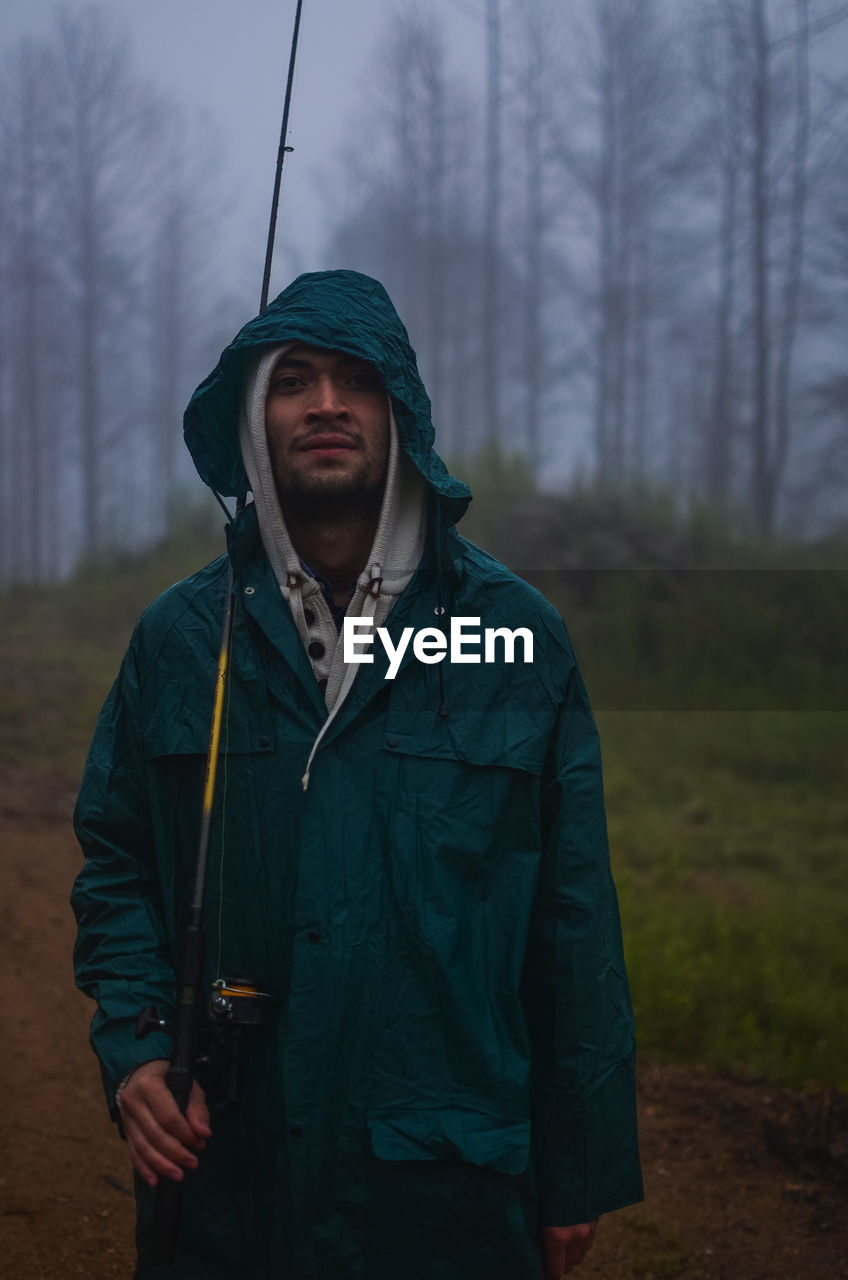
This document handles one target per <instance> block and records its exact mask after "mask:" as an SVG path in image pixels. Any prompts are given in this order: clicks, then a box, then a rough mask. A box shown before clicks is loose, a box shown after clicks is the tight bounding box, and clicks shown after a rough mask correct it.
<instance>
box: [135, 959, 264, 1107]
mask: <svg viewBox="0 0 848 1280" xmlns="http://www.w3.org/2000/svg"><path fill="white" fill-rule="evenodd" d="M273 1001H274V997H273V996H271V995H269V994H268V993H267V992H265V991H260V989H259V987H258V985H257V983H256V981H255V979H253V978H218V979H216V981H215V982H213V984H212V992H211V994H210V996H209V1000H208V1002H207V1005H206V1019H205V1021H204V1022H202V1023H201V1025H200V1026H199V1027H198V1030H197V1040H196V1044H195V1052H194V1074H195V1076H196V1078H197V1080H198V1082H199V1083H200V1085H201V1087H202V1088H203V1091H204V1093H205V1095H206V1102H207V1105H208V1106H210V1107H222V1106H233V1105H234V1104H235V1103H237V1102H238V1101H239V1099H240V1097H241V1096H242V1091H243V1085H244V1072H245V1067H246V1053H245V1037H248V1038H252V1037H253V1035H254V1033H255V1032H257V1031H259V1030H261V1029H262V1028H263V1027H265V1026H266V1025H267V1023H268V1017H269V1014H270V1009H271V1005H272V1004H273ZM168 1029H169V1027H168V1023H167V1022H166V1021H165V1019H164V1018H160V1017H159V1014H158V1012H157V1010H156V1009H155V1008H154V1007H153V1006H152V1005H151V1006H148V1008H146V1009H144V1010H143V1011H142V1013H141V1015H140V1017H139V1019H138V1021H137V1023H136V1028H135V1034H136V1037H137V1038H139V1039H141V1038H142V1037H143V1036H145V1035H147V1033H148V1032H149V1031H154V1030H156V1031H164V1030H168Z"/></svg>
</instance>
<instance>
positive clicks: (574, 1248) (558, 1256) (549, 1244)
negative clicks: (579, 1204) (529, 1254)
mask: <svg viewBox="0 0 848 1280" xmlns="http://www.w3.org/2000/svg"><path fill="white" fill-rule="evenodd" d="M597 1226H598V1223H597V1220H595V1221H594V1222H582V1223H580V1224H579V1225H577V1226H573V1227H540V1229H539V1236H540V1241H541V1250H542V1261H543V1263H544V1272H545V1280H561V1277H562V1276H565V1275H568V1273H569V1272H570V1271H573V1270H574V1268H575V1267H579V1265H580V1263H581V1262H583V1260H584V1259H585V1257H586V1254H587V1253H588V1252H589V1250H590V1249H591V1247H592V1242H593V1241H594V1239H595V1231H596V1229H597Z"/></svg>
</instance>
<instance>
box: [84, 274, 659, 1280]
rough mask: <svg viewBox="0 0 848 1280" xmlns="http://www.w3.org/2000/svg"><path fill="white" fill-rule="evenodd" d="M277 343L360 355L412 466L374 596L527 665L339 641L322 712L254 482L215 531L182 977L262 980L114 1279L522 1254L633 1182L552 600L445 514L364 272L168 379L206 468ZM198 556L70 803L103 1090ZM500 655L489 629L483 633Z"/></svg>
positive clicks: (293, 297)
mask: <svg viewBox="0 0 848 1280" xmlns="http://www.w3.org/2000/svg"><path fill="white" fill-rule="evenodd" d="M289 340H299V341H303V342H306V343H310V344H313V345H316V346H322V347H327V348H335V349H340V350H344V351H347V352H350V353H353V354H355V355H357V356H360V357H362V358H364V359H365V360H368V361H370V362H372V363H373V364H374V365H375V366H376V367H377V368H378V369H379V370H380V372H381V374H382V375H383V378H384V381H385V386H386V388H387V390H388V392H389V394H390V395H391V397H392V402H393V408H394V413H395V418H396V421H397V425H398V432H399V437H400V441H401V444H402V447H403V448H404V450H405V451H406V453H407V454H408V456H409V457H410V458H411V459H412V461H413V462H414V464H415V465H416V467H417V468H418V469H419V471H420V472H421V474H422V475H423V476H424V477H425V479H426V481H427V483H428V486H429V494H430V517H429V533H428V542H427V548H426V551H425V554H424V556H423V559H422V561H421V564H420V566H419V568H418V570H417V572H416V573H415V575H414V577H413V579H412V581H411V582H410V584H409V586H408V587H407V588H406V590H405V591H404V593H403V595H402V596H401V597H400V599H399V600H398V602H397V603H396V605H395V607H394V608H393V610H392V612H391V613H390V615H389V617H388V621H387V624H386V625H387V627H388V630H389V632H390V634H391V637H392V640H393V642H394V643H395V644H397V642H398V638H399V636H400V633H401V631H402V629H403V628H404V627H407V626H412V627H414V628H415V630H416V631H417V630H419V629H420V628H423V627H432V626H434V625H437V626H439V627H440V628H441V629H442V630H443V631H445V632H446V633H448V632H449V625H450V618H451V617H456V616H462V617H478V618H480V620H481V622H480V628H481V630H482V628H484V627H508V628H511V629H512V628H516V627H529V628H530V629H531V630H532V633H533V637H534V659H533V662H532V663H525V662H522V661H520V653H521V644H520V642H519V644H518V646H517V650H518V653H517V657H518V658H519V660H516V661H514V662H512V663H507V662H505V661H503V660H499V661H496V662H493V663H484V662H481V663H479V664H477V665H472V664H462V665H460V664H451V663H450V662H448V661H444V662H442V663H440V664H435V665H425V664H423V663H421V662H419V661H418V660H417V659H416V658H415V657H414V654H413V652H412V647H411V646H410V647H409V648H408V650H407V652H406V655H405V658H404V660H403V663H402V665H401V668H400V671H399V673H398V675H397V678H396V679H394V680H387V679H385V675H386V670H387V666H388V661H387V658H386V656H385V653H384V652H383V649H382V646H380V645H375V647H374V649H373V653H374V659H375V660H374V663H373V664H372V665H363V666H361V667H360V670H359V672H358V674H357V677H356V681H355V683H354V685H353V688H352V690H351V692H350V694H349V695H348V697H347V699H346V700H345V702H344V703H343V705H342V707H341V709H340V711H339V713H338V715H337V716H336V718H335V719H334V721H333V724H332V725H331V727H330V730H329V731H328V733H327V734H326V736H325V738H324V739H323V740H322V743H321V745H320V747H319V749H318V751H317V753H316V755H315V759H314V761H313V763H312V769H311V780H310V784H309V788H308V790H307V791H306V792H304V790H303V788H302V786H301V777H302V775H303V772H304V766H305V763H306V760H307V757H308V755H309V752H310V748H311V746H312V743H313V742H314V740H315V738H316V736H317V735H318V732H319V730H320V729H321V726H322V724H323V723H324V721H325V719H326V718H327V710H326V707H325V704H324V700H323V697H322V695H321V692H320V690H319V688H318V685H317V682H316V679H315V676H314V674H313V671H312V668H311V665H310V662H309V658H308V656H307V654H306V652H305V650H304V648H303V644H302V642H301V641H300V639H299V637H298V634H297V632H296V630H295V625H294V622H293V620H292V617H291V614H290V611H289V608H288V605H287V604H286V602H285V600H284V599H283V597H282V595H281V593H280V590H279V588H278V586H277V583H276V581H275V579H274V577H273V574H272V572H271V570H270V567H269V564H268V562H267V559H266V557H265V554H264V551H263V549H262V545H261V542H260V539H259V536H258V530H257V524H256V519H255V516H254V514H253V508H252V505H249V506H248V507H247V508H246V510H245V511H244V512H243V514H242V515H241V516H240V517H239V518H238V519H237V520H236V522H235V523H234V525H233V526H232V527H231V528H230V529H229V531H228V533H229V537H228V545H229V557H230V558H231V560H232V563H233V566H234V572H235V598H236V616H235V624H234V634H233V648H232V661H231V676H230V686H229V690H228V693H227V698H226V716H225V723H224V728H223V735H222V759H221V766H220V769H219V775H218V787H217V794H216V802H215V812H214V819H213V828H212V838H211V846H210V866H209V874H208V879H207V887H206V906H205V912H206V915H205V925H206V935H207V946H206V965H205V967H206V986H207V989H208V988H209V987H210V986H211V983H212V982H213V981H214V980H215V979H216V978H217V977H219V976H230V977H232V976H239V975H251V976H253V977H255V978H256V979H257V980H258V981H259V983H260V984H261V986H262V988H263V989H264V990H265V991H267V992H269V993H271V995H272V996H273V997H274V1004H273V1013H272V1016H271V1018H270V1021H269V1025H268V1026H266V1027H265V1028H264V1029H262V1030H259V1031H256V1032H254V1033H253V1035H252V1039H251V1042H250V1044H249V1046H248V1050H247V1064H246V1077H245V1082H244V1088H243V1096H242V1100H241V1102H240V1103H239V1105H238V1106H237V1107H236V1108H229V1109H223V1110H220V1111H217V1112H215V1113H213V1117H212V1126H213V1136H212V1138H211V1139H210V1141H209V1142H208V1144H207V1148H206V1150H205V1151H204V1152H203V1154H202V1157H201V1164H200V1168H199V1169H198V1170H197V1171H196V1172H195V1173H193V1174H189V1175H187V1177H186V1179H185V1184H184V1192H183V1197H184V1199H183V1212H182V1223H181V1234H180V1243H179V1249H178V1252H177V1256H176V1258H175V1261H174V1263H173V1265H172V1266H171V1267H170V1268H169V1269H164V1268H161V1267H156V1266H154V1265H153V1263H152V1262H151V1261H150V1231H149V1227H150V1209H151V1193H150V1191H149V1189H148V1188H147V1187H145V1186H143V1185H139V1186H138V1188H137V1194H138V1205H139V1228H138V1245H139V1258H140V1261H139V1269H138V1272H137V1275H138V1277H140V1278H142V1277H143V1278H144V1280H154V1278H155V1277H160V1276H161V1277H166V1276H176V1277H181V1278H183V1280H189V1278H192V1280H193V1278H196V1280H201V1277H202V1280H230V1278H231V1277H232V1278H234V1277H243V1278H244V1280H327V1278H328V1277H334V1278H338V1280H401V1278H402V1280H484V1278H485V1280H540V1278H541V1275H542V1270H541V1262H540V1257H539V1252H538V1242H537V1238H536V1231H537V1228H538V1226H539V1225H540V1224H545V1225H555V1226H563V1225H568V1224H571V1223H578V1222H585V1221H588V1220H590V1219H593V1218H595V1217H596V1216H598V1215H599V1214H601V1213H604V1212H606V1211H608V1210H612V1209H616V1208H618V1207H620V1206H623V1205H626V1204H629V1203H632V1202H634V1201H636V1200H638V1199H640V1198H641V1194H642V1191H641V1182H640V1173H639V1161H638V1154H637V1145H636V1127H635V1106H634V1084H633V1029H632V1014H631V1006H630V1000H629V995H628V989H627V980H626V977H625V971H624V962H623V957H622V948H621V937H620V927H619V919H618V912H617V906H616V897H615V890H614V887H613V882H612V879H611V876H610V867H609V857H608V850H607V838H606V828H605V819H604V805H603V795H602V784H601V763H600V754H599V749H598V739H597V734H596V731H595V726H594V723H593V720H592V715H591V712H590V709H589V704H588V701H587V698H586V693H585V690H584V687H583V684H582V681H581V679H580V674H579V672H578V669H577V666H576V663H575V659H574V654H573V652H572V649H571V646H570V643H569V640H568V637H567V635H566V632H565V629H564V627H563V624H562V621H561V620H560V618H559V616H558V615H557V613H556V612H555V611H554V610H553V609H552V608H551V606H550V605H549V604H548V603H547V602H546V601H545V600H544V599H543V597H542V596H540V595H539V593H538V592H537V591H535V590H534V589H533V588H531V587H530V586H528V585H527V584H526V583H525V582H523V581H522V580H520V579H519V578H517V577H515V576H514V575H513V574H512V573H510V572H509V571H508V570H507V569H505V568H504V567H503V565H501V564H499V563H498V562H497V561H495V560H493V559H492V558H491V557H490V556H488V555H486V554H484V553H483V552H482V551H481V550H479V549H478V548H476V547H475V546H473V545H472V544H470V543H468V542H467V541H465V540H464V539H463V538H461V537H460V536H459V535H458V533H457V532H456V530H455V528H454V524H455V522H456V520H457V519H458V518H459V517H460V516H461V515H462V513H463V511H464V510H465V507H466V505H467V502H468V499H469V496H470V495H469V492H468V490H467V488H466V487H465V485H463V484H461V483H460V482H459V481H457V480H455V479H453V478H452V477H451V476H450V475H449V474H448V473H447V471H446V469H445V467H444V464H443V463H442V462H441V460H440V459H439V458H438V456H437V455H436V453H435V452H434V450H433V431H432V426H431V422H430V406H429V401H428V399H427V396H426V393H425V391H424V388H423V386H422V384H421V381H420V379H419V376H418V372H417V369H416V364H415V357H414V353H413V352H412V350H411V348H410V346H409V342H408V339H407V335H406V332H405V330H404V328H403V325H402V324H401V322H400V320H399V319H398V317H397V314H396V312H395V311H394V308H393V307H392V305H391V302H390V301H389V299H388V297H387V295H386V294H385V292H384V290H383V289H382V287H381V286H380V285H379V284H377V283H376V282H375V281H373V280H370V279H368V278H367V277H365V276H361V275H358V274H357V273H355V272H350V271H333V272H325V273H316V274H312V275H307V276H301V277H300V278H299V279H298V280H296V281H295V282H294V283H293V284H292V285H291V286H290V287H289V288H288V289H287V290H286V291H285V292H284V293H282V294H281V295H280V297H279V298H277V300H276V301H275V302H274V303H272V304H271V306H270V307H268V309H267V310H266V311H265V312H264V313H263V314H262V315H261V316H259V317H258V318H257V319H255V320H253V321H252V322H251V323H250V324H248V325H247V326H246V327H245V328H244V329H243V330H242V331H241V333H240V334H239V335H238V337H237V338H236V339H235V341H234V342H233V343H232V344H231V346H230V347H228V348H227V350H226V351H225V352H224V353H223V355H222V357H221V360H220V362H219V364H218V366H217V368H216V369H215V371H214V372H213V373H212V374H211V375H210V377H209V378H207V379H206V381H205V382H204V383H203V384H202V385H201V386H200V387H199V388H198V390H197V391H196V392H195V394H194V396H193V397H192V400H191V403H190V405H189V407H188V410H187V412H186V416H185V434H186V440H187V443H188V447H189V449H190V450H191V453H192V456H193V458H194V460H195V463H196V466H197V469H198V471H199V473H200V475H201V476H202V478H203V480H204V481H205V482H206V483H207V484H209V485H210V486H212V487H213V488H214V489H216V490H217V491H218V492H219V493H222V494H228V495H236V494H242V493H244V492H245V491H246V488H247V480H246V476H245V473H244V469H243V466H242V462H241V457H240V453H239V445H238V427H237V424H238V413H239V399H240V395H241V384H242V378H243V374H244V370H245V367H246V362H247V360H249V359H250V358H252V357H253V356H255V354H256V351H257V349H258V348H262V347H264V346H268V345H272V344H276V343H279V342H283V341H289ZM226 580H227V557H222V558H221V559H219V560H217V561H215V562H214V563H213V564H211V565H209V566H207V567H206V568H205V569H203V570H202V571H201V572H200V573H198V574H196V575H195V576H194V577H191V578H188V579H186V580H185V581H183V582H180V583H178V584H177V585H176V586H174V587H172V588H170V590H168V591H166V592H165V593H164V595H162V596H160V597H159V599H158V600H156V601H155V602H154V604H152V605H151V606H150V608H149V609H147V611H146V612H145V613H144V615H143V616H142V618H141V620H140V622H139V624H138V627H137V628H136V631H135V633H134V635H133V638H132V641H131V644H130V647H129V650H128V653H127V655H126V657H125V659H124V662H123V665H122V668H121V671H120V674H119V676H118V679H117V681H116V683H115V685H114V688H113V689H112V692H111V693H110V695H109V698H108V700H107V702H106V705H105V707H104V709H103V712H102V714H101V716H100V720H99V722H98V726H97V731H96V734H95V737H94V741H93V744H92V747H91V752H90V755H89V759H88V763H87V766H86V770H85V777H84V780H83V784H82V789H81V792H80V797H79V802H78V806H77V812H76V818H75V824H76V830H77V834H78V837H79V840H80V843H81V844H82V847H83V850H84V852H85V855H86V860H85V864H84V867H83V870H82V871H81V872H80V875H79V877H78V880H77V883H76V886H75V889H74V894H73V905H74V909H75V911H76V914H77V918H78V921H79V938H78V943H77V948H76V953H75V961H76V972H77V982H78V984H79V986H80V987H81V988H82V990H83V991H85V992H86V993H88V994H89V995H91V996H92V997H93V998H94V999H95V1000H96V1001H97V1006H98V1007H97V1012H96V1013H95V1015H94V1020H93V1024H92V1033H91V1038H92V1044H93V1046H94V1049H95V1051H96V1053H97V1055H98V1057H99V1060H100V1063H101V1067H102V1072H103V1078H104V1083H105V1087H106V1092H107V1097H108V1098H109V1100H110V1104H111V1105H112V1108H113V1114H114V1105H113V1100H114V1093H115V1089H116V1087H117V1085H118V1083H119V1082H120V1081H121V1080H122V1079H123V1078H124V1077H125V1076H126V1075H127V1073H128V1072H129V1071H130V1070H131V1069H132V1068H133V1067H135V1066H136V1065H138V1064H139V1063H141V1062H143V1061H145V1060H148V1059H150V1058H154V1057H167V1056H169V1052H170V1040H169V1037H168V1035H167V1032H164V1031H154V1032H152V1033H150V1034H149V1035H148V1036H147V1037H146V1038H144V1039H141V1040H139V1039H137V1038H136V1036H135V1032H134V1028H135V1023H136V1019H137V1017H138V1015H139V1013H140V1011H141V1010H142V1009H143V1008H144V1007H145V1006H147V1005H155V1006H157V1008H158V1009H159V1011H160V1012H161V1013H162V1014H164V1015H165V1016H167V1015H168V1013H169V1012H170V1011H171V1010H172V1009H173V1005H174V999H175V993H174V955H175V949H176V946H177V940H178V936H179V931H180V928H181V926H182V924H183V923H184V918H185V913H186V908H187V905H188V902H189V899H190V894H191V886H192V880H193V869H194V868H193V863H194V858H195V852H196V847H197V837H198V827H199V818H200V810H201V795H202V787H203V776H204V763H205V760H204V757H205V752H206V748H207V740H208V733H209V717H210V712H211V706H212V699H213V690H214V685H215V679H216V656H217V649H218V644H219V638H220V629H221V620H222V615H223V610H224V603H225V593H226ZM498 653H499V654H501V653H502V650H500V649H498Z"/></svg>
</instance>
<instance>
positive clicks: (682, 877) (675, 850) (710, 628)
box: [0, 537, 848, 1276]
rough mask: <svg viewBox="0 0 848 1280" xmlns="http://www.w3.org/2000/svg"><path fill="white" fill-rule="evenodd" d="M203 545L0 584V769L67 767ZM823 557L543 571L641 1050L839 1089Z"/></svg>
mask: <svg viewBox="0 0 848 1280" xmlns="http://www.w3.org/2000/svg"><path fill="white" fill-rule="evenodd" d="M220 549H221V542H220V539H217V538H213V539H211V540H210V539H207V538H200V537H193V538H184V539H183V540H182V542H181V543H180V545H179V547H177V548H173V547H172V548H163V549H162V550H161V551H160V553H158V554H157V555H155V556H152V557H147V558H145V559H142V560H138V561H127V562H125V563H124V564H122V565H119V566H117V567H116V568H111V569H108V568H104V567H99V568H97V567H94V568H90V569H89V570H88V571H87V572H86V573H84V574H81V575H80V576H79V577H78V579H77V580H76V581H74V582H72V583H69V584H65V585H62V586H56V587H52V588H50V589H49V590H47V589H45V590H38V589H34V588H27V589H16V590H15V591H7V592H6V593H4V595H2V596H0V610H2V614H3V624H2V627H0V661H2V663H3V671H4V680H3V682H2V686H0V766H2V768H3V769H4V771H10V770H11V771H12V772H13V774H14V771H16V770H17V771H20V770H24V771H25V772H26V774H27V776H28V777H29V778H30V779H34V780H35V782H36V784H38V783H39V780H42V781H43V785H44V786H47V787H53V788H54V789H55V788H56V787H57V786H59V787H62V788H64V789H66V790H68V791H71V790H72V789H73V788H74V787H75V785H76V783H77V782H78V780H79V777H80V773H81V770H82V763H83V759H84V755H85V751H86V748H87V745H88V741H89V739H90V736H91V732H92V730H93V727H94V720H95V717H96V714H97V710H98V708H99V706H100V704H101V702H102V700H103V698H104V697H105V695H106V692H107V691H108V688H109V685H110V683H111V680H112V678H113V677H114V674H115V671H116V669H117V665H118V662H119V660H120V656H121V653H122V651H123V649H124V647H125V645H126V642H127V640H128V638H129V635H130V631H131V629H132V626H133V624H134V622H135V619H136V617H137V615H138V613H139V612H140V610H141V608H142V607H143V605H144V604H145V603H146V602H147V601H148V600H149V599H150V598H151V597H152V596H153V595H154V594H155V593H156V592H157V591H159V590H161V589H162V588H163V587H165V586H166V585H168V583H169V582H172V581H174V580H175V579H177V578H179V577H180V576H182V575H184V574H185V573H187V572H189V571H191V570H192V569H194V568H196V567H198V566H199V565H200V564H202V563H203V562H204V561H205V560H208V559H210V558H211V557H212V556H214V555H216V554H218V553H219V551H220ZM841 576H842V575H841V574H839V573H837V574H835V575H833V574H828V573H810V574H809V576H804V577H803V578H801V579H799V580H798V581H797V582H795V583H792V582H790V580H789V579H788V578H780V577H778V576H777V575H767V577H766V576H764V577H763V578H761V579H758V581H757V588H758V589H757V591H752V590H751V589H750V583H749V581H748V580H747V579H746V577H745V575H742V574H738V575H728V576H726V577H724V578H722V579H721V580H719V579H718V578H715V579H714V580H710V581H707V580H702V582H701V583H700V584H699V585H698V589H697V591H693V590H691V589H690V588H689V587H688V586H683V587H682V588H679V587H678V585H677V584H676V583H675V582H672V583H671V588H670V590H665V589H663V588H662V587H661V588H657V587H656V585H655V584H654V585H651V582H652V579H649V578H646V577H642V578H639V576H638V575H637V574H635V573H629V574H609V575H606V576H604V577H602V578H601V579H600V580H599V582H596V583H595V585H594V586H592V587H591V588H590V590H589V591H588V592H587V591H586V590H585V588H586V584H587V582H588V579H587V578H586V579H578V580H576V583H575V581H574V580H572V581H571V583H570V584H569V583H564V584H563V583H562V582H559V581H554V582H553V583H548V584H546V586H547V591H548V594H549V595H550V596H551V597H552V598H553V599H554V601H555V603H557V604H558V606H559V607H561V609H562V611H563V614H564V615H565V616H566V618H567V620H568V622H569V626H570V629H571V632H572V636H573V638H574V641H575V646H576V649H577V652H578V655H580V657H581V665H582V668H583V671H584V675H585V678H586V682H587V685H588V687H589V691H590V694H591V695H592V699H593V703H594V705H595V708H596V716H597V720H598V725H599V729H600V734H601V741H602V745H603V751H604V762H605V778H606V791H607V808H608V816H609V829H610V840H611V848H612V856H613V866H614V871H615V874H616V879H617V883H618V886H619V893H620V900H621V909H622V919H623V924H624V931H625V945H626V950H627V956H628V965H629V973H630V978H631V986H632V990H633V997H634V1003H635V1007H636V1014H637V1033H638V1040H639V1045H640V1049H641V1052H642V1053H643V1054H644V1055H645V1056H653V1057H663V1058H667V1059H671V1060H678V1061H699V1062H704V1063H708V1064H711V1065H713V1066H715V1067H719V1068H722V1069H728V1070H733V1071H741V1072H745V1073H754V1074H763V1075H765V1076H767V1077H769V1078H770V1079H772V1080H774V1081H775V1082H782V1083H787V1084H796V1085H798V1084H804V1083H806V1082H810V1083H818V1084H827V1085H838V1086H840V1087H842V1088H846V1089H848V892H846V889H848V885H846V848H845V844H846V840H845V833H846V831H848V786H846V782H848V767H846V757H847V756H848V752H846V743H845V737H846V730H848V716H846V711H845V708H846V707H848V697H846V694H845V679H846V668H848V663H845V661H844V658H845V643H844V640H843V637H844V636H845V635H846V634H848V618H846V607H848V606H846V601H848V592H841V591H840V590H837V589H836V588H838V586H839V581H838V580H839V579H840V578H841ZM768 579H771V581H769V580H768ZM646 584H648V585H649V586H650V591H648V592H647V594H646V591H645V587H646ZM705 591H706V597H705V595H704V592H705ZM558 592H559V593H560V597H561V598H558V594H557V593H558ZM734 592H735V593H736V594H735V596H734ZM584 655H585V657H584ZM724 655H729V656H728V657H726V658H725V656H724ZM648 1273H649V1272H648V1271H646V1275H647V1274H648ZM653 1274H656V1275H658V1276H659V1275H662V1274H667V1273H664V1272H663V1271H662V1268H660V1269H659V1270H655V1271H654V1273H653Z"/></svg>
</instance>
